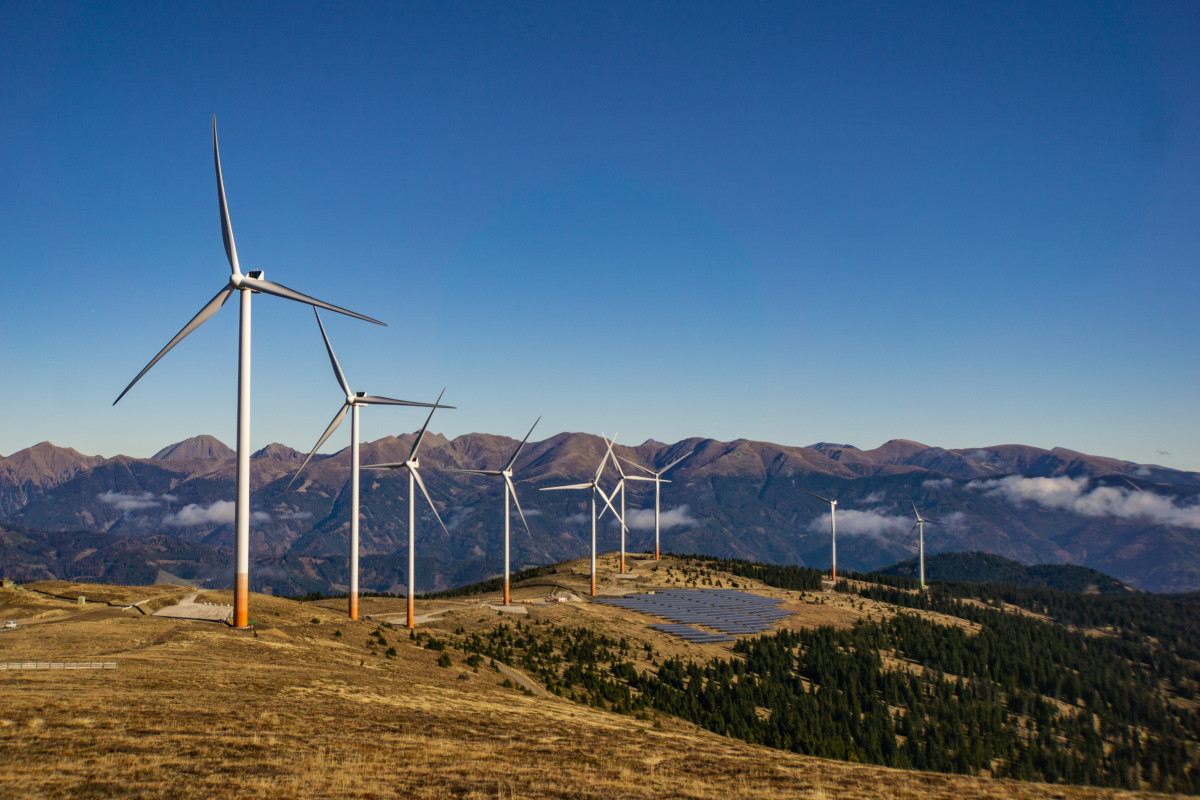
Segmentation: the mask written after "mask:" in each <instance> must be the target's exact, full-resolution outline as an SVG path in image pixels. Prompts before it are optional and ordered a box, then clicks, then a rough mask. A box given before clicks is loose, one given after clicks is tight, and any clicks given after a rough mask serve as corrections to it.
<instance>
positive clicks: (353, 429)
mask: <svg viewBox="0 0 1200 800" xmlns="http://www.w3.org/2000/svg"><path fill="white" fill-rule="evenodd" d="M313 314H314V315H315V316H316V318H317V327H319V328H320V329H321V338H322V339H324V340H325V351H326V352H327V353H329V363H330V364H331V365H332V366H333V377H335V378H337V382H338V385H339V386H341V387H342V391H343V392H345V393H346V402H344V403H343V404H342V407H341V408H340V409H339V410H338V412H337V414H335V415H334V417H333V422H331V423H329V427H328V428H326V429H325V433H323V434H321V438H320V439H318V440H317V443H316V444H315V445H313V449H312V452H310V453H309V454H308V458H306V459H304V463H303V464H301V465H300V469H298V470H296V474H295V475H293V476H292V480H291V481H290V482H289V483H288V485H287V488H285V489H284V490H283V491H284V492H285V493H286V492H287V491H288V490H290V489H291V488H292V484H294V483H295V482H296V479H297V478H299V477H300V473H301V472H304V468H305V467H307V466H308V462H309V461H311V460H312V457H313V456H314V455H315V454H316V452H317V450H319V449H321V445H323V444H325V440H326V439H328V438H329V437H330V436H332V435H333V432H334V431H336V430H337V429H338V426H339V425H341V424H342V420H344V419H345V418H346V412H347V411H349V412H350V609H349V611H350V619H358V410H359V409H360V408H362V407H363V406H424V407H425V408H429V407H430V406H432V405H434V404H433V403H414V402H411V401H409V400H393V399H392V398H390V397H376V396H375V395H368V394H364V393H363V392H352V391H350V384H349V383H348V382H347V381H346V375H345V373H343V372H342V367H341V365H340V364H338V360H337V356H335V355H334V354H333V345H331V344H330V343H329V336H328V335H327V334H326V333H325V326H324V325H323V324H322V323H321V315H320V314H318V313H317V309H316V308H315V307H314V308H313ZM453 407H454V406H439V408H453Z"/></svg>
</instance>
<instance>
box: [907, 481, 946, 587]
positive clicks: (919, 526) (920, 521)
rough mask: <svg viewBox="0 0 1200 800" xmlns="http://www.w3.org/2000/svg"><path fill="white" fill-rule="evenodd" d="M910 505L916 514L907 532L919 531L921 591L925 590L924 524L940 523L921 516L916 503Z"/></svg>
mask: <svg viewBox="0 0 1200 800" xmlns="http://www.w3.org/2000/svg"><path fill="white" fill-rule="evenodd" d="M910 502H911V501H910ZM912 507H913V513H914V514H916V515H917V521H916V522H914V523H913V526H912V527H911V528H909V529H908V532H909V534H911V533H912V532H913V531H914V530H919V531H920V533H919V534H918V537H919V540H920V547H919V550H918V552H919V560H920V565H921V591H925V526H926V525H940V524H941V523H940V522H938V521H937V520H933V519H926V518H925V517H922V516H921V512H920V511H918V510H917V504H916V503H913V504H912Z"/></svg>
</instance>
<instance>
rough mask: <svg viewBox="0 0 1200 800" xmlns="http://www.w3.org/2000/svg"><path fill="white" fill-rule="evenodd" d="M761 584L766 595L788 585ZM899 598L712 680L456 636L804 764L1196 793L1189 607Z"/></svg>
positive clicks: (503, 640)
mask: <svg viewBox="0 0 1200 800" xmlns="http://www.w3.org/2000/svg"><path fill="white" fill-rule="evenodd" d="M721 566H722V567H724V568H726V569H728V566H730V565H727V564H722V565H721ZM737 566H738V567H739V568H740V569H739V571H738V572H737V573H736V574H741V575H745V574H747V573H751V572H752V570H751V568H750V567H749V566H745V565H737ZM755 573H756V574H753V575H752V577H754V578H755V579H758V580H762V581H763V582H764V583H769V582H771V579H772V578H776V579H778V581H779V582H780V583H791V582H792V581H795V580H796V579H797V576H795V575H791V574H789V573H786V572H782V571H781V572H780V573H779V575H775V574H773V573H772V572H771V571H769V570H768V571H761V570H759V571H755ZM906 583H907V582H906V581H905V580H904V579H898V578H895V577H887V578H883V579H881V580H880V581H879V582H870V580H868V582H860V581H855V582H854V583H853V584H850V583H843V582H839V590H840V591H842V592H844V593H848V594H849V595H850V596H851V597H852V598H853V601H854V602H855V603H858V604H862V606H863V607H864V608H866V607H867V604H868V603H870V604H871V608H872V609H876V610H880V609H888V611H887V613H883V612H882V611H881V612H880V613H872V614H870V615H869V616H868V617H866V618H863V619H860V620H859V621H858V622H857V623H855V624H854V625H853V626H852V627H850V628H842V629H835V628H833V627H830V626H823V627H819V628H815V629H806V630H782V631H779V632H777V633H774V634H770V635H763V636H759V637H749V638H743V639H741V640H739V641H738V642H737V643H736V644H734V646H733V648H732V654H731V655H730V657H728V658H714V659H712V660H710V661H708V662H707V663H696V662H694V661H685V660H682V659H680V658H673V657H672V658H668V657H664V656H662V655H660V654H659V653H657V652H656V651H655V650H654V648H653V646H652V645H651V644H649V643H642V642H634V641H630V640H629V639H613V638H610V637H607V636H605V635H603V634H601V633H597V632H595V631H592V630H590V629H587V628H571V627H563V626H557V625H553V624H549V623H539V622H534V623H526V624H522V623H517V624H515V625H509V624H501V625H498V626H496V627H495V628H493V629H491V630H490V631H488V632H487V633H486V634H469V635H464V636H463V637H462V639H461V641H460V643H459V646H460V647H461V649H463V650H464V651H465V652H467V653H471V654H478V655H480V656H482V657H486V658H491V659H494V660H496V661H501V662H504V663H507V664H510V665H512V666H515V667H518V668H521V669H524V670H525V671H527V672H528V673H529V674H530V675H532V676H534V677H535V678H537V679H538V680H540V682H541V683H542V684H543V685H544V686H546V688H547V689H548V690H549V691H551V692H554V693H555V694H558V695H560V696H563V697H567V698H570V699H573V700H576V701H578V702H582V703H588V704H591V705H594V706H601V707H605V708H609V709H611V710H613V711H616V712H619V713H626V714H634V715H639V716H642V717H643V718H646V717H648V716H651V715H653V714H655V713H658V714H670V715H674V716H677V717H680V718H682V719H685V720H688V721H691V722H693V723H695V724H697V725H700V726H702V727H704V728H707V729H709V730H711V731H714V732H717V733H720V734H725V735H729V736H734V737H738V738H741V739H744V740H746V741H749V742H754V743H759V744H763V745H767V746H770V747H777V748H781V749H785V750H792V751H796V752H799V753H805V754H810V755H816V756H824V757H829V758H836V759H843V760H851V761H861V762H870V763H875V764H883V765H888V766H896V767H906V768H915V769H925V770H934V771H941V772H955V773H966V774H976V775H992V776H996V777H1008V778H1016V779H1021V780H1037V781H1048V782H1065V783H1075V784H1088V785H1103V786H1115V787H1125V788H1149V789H1156V790H1160V791H1168V792H1185V793H1196V792H1200V710H1198V708H1200V706H1198V704H1197V702H1196V700H1197V695H1198V693H1200V664H1198V663H1197V647H1198V646H1200V636H1198V635H1197V634H1198V630H1197V627H1198V614H1197V612H1198V611H1200V604H1198V603H1197V602H1196V600H1195V598H1170V597H1156V596H1145V595H1131V596H1124V597H1117V596H1084V595H1077V594H1072V593H1068V592H1058V591H1054V590H1048V589H1029V588H1015V587H1007V586H979V585H967V584H938V585H934V586H933V587H931V591H930V592H928V593H927V594H922V593H920V592H918V591H916V590H914V589H913V588H911V587H909V586H907V585H906ZM807 601H808V602H819V600H817V599H816V598H815V597H814V596H813V595H811V594H810V595H807ZM881 603H886V604H889V605H887V606H882V605H879V604H881Z"/></svg>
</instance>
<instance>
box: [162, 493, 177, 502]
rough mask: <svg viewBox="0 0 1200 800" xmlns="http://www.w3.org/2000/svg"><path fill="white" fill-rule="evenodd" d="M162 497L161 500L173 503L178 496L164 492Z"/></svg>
mask: <svg viewBox="0 0 1200 800" xmlns="http://www.w3.org/2000/svg"><path fill="white" fill-rule="evenodd" d="M162 499H163V500H166V501H167V502H168V503H174V502H175V501H176V500H178V499H179V498H178V497H177V496H175V495H173V494H164V495H163V496H162Z"/></svg>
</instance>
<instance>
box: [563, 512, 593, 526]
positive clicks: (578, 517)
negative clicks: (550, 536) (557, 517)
mask: <svg viewBox="0 0 1200 800" xmlns="http://www.w3.org/2000/svg"><path fill="white" fill-rule="evenodd" d="M588 519H589V518H588V515H587V514H584V513H582V512H581V513H579V514H572V515H571V516H569V517H567V519H566V522H567V524H568V525H582V524H583V523H585V522H587V521H588Z"/></svg>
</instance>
